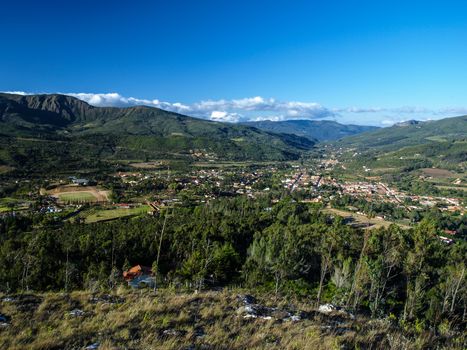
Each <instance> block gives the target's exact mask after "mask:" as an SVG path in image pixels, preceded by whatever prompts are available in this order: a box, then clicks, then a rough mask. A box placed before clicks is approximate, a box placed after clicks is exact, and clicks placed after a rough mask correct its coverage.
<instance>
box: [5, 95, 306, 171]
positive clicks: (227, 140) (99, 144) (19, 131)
mask: <svg viewBox="0 0 467 350" xmlns="http://www.w3.org/2000/svg"><path fill="white" fill-rule="evenodd" d="M0 135H1V140H0V143H1V144H0V145H1V149H0V150H1V151H0V160H1V161H2V162H3V163H4V164H7V165H11V166H15V167H18V166H21V163H22V162H24V161H26V160H27V159H33V158H35V159H36V161H41V159H42V160H44V159H46V158H47V157H48V155H51V154H57V156H59V158H60V159H61V160H62V161H66V159H71V158H74V157H75V158H77V159H87V160H88V161H90V160H92V159H94V160H97V159H100V160H102V159H147V158H157V157H169V158H171V157H183V156H185V157H186V156H187V155H188V154H189V153H190V152H192V151H193V152H194V151H196V152H202V153H203V154H209V155H210V156H211V157H213V158H214V159H225V160H290V159H297V158H298V157H299V156H300V154H301V152H303V151H306V150H309V149H310V148H311V147H313V145H314V142H313V141H310V140H309V139H307V138H304V137H299V136H295V135H285V134H275V133H271V132H265V131H261V130H259V129H257V128H253V127H248V126H244V125H232V124H224V123H219V122H212V121H207V120H201V119H196V118H191V117H188V116H184V115H181V114H177V113H172V112H167V111H164V110H161V109H158V108H152V107H144V106H137V107H130V108H114V107H112V108H108V107H105V108H104V107H93V106H91V105H89V104H87V103H85V102H83V101H81V100H78V99H76V98H74V97H70V96H64V95H30V96H21V95H12V94H0ZM39 141H40V142H39ZM57 142H60V143H61V144H62V145H65V146H66V147H65V146H61V147H58V148H57V145H56V143H57ZM60 155H63V157H62V156H60ZM57 161H58V160H57Z"/></svg>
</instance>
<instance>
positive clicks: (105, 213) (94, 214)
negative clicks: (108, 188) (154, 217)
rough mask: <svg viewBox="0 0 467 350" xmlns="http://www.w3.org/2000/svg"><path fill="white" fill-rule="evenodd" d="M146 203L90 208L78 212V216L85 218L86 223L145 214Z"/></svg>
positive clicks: (147, 209)
mask: <svg viewBox="0 0 467 350" xmlns="http://www.w3.org/2000/svg"><path fill="white" fill-rule="evenodd" d="M149 209H150V208H149V206H148V205H141V206H138V207H135V208H130V209H125V208H114V209H105V208H102V209H91V210H89V211H86V212H83V213H81V214H80V217H82V218H84V219H85V222H86V223H93V222H98V221H108V220H114V219H118V218H123V217H128V216H136V215H141V214H145V213H147V212H148V211H149Z"/></svg>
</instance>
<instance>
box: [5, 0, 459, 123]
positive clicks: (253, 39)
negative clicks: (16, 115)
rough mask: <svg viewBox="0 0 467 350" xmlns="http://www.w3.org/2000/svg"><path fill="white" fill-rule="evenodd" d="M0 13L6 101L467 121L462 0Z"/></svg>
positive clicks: (211, 114)
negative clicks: (61, 97)
mask: <svg viewBox="0 0 467 350" xmlns="http://www.w3.org/2000/svg"><path fill="white" fill-rule="evenodd" d="M2 14H3V16H2V20H1V21H0V30H1V32H2V33H3V36H2V49H1V52H0V90H1V91H23V92H27V93H37V92H46V93H53V92H61V93H73V94H79V95H77V96H79V97H81V98H83V99H85V100H87V101H89V102H91V103H93V104H96V105H119V106H124V105H131V104H138V103H144V104H149V105H154V106H158V107H163V108H167V109H170V110H175V111H179V112H184V113H187V114H191V115H195V116H199V117H205V118H211V119H216V120H226V121H238V120H251V119H290V118H307V119H316V118H328V119H335V120H338V121H342V122H345V123H357V124H375V125H389V124H391V123H392V122H397V121H400V120H406V119H436V118H441V117H445V116H454V115H459V114H465V113H467V101H466V96H467V94H466V88H465V86H466V82H467V20H466V18H467V3H466V2H465V1H449V0H445V1H427V0H425V1H417V0H414V1H407V0H406V1H398V0H395V1H352V0H347V1H300V0H298V1H290V0H289V1H221V0H217V1H210V0H202V1H188V0H187V1H177V0H173V1H172V0H171V1H145V0H140V1H124V0H120V1H115V0H114V1H95V0H94V1H90V0H80V1H50V0H49V1H47V0H42V1H16V2H5V3H4V4H2ZM84 94H86V95H84Z"/></svg>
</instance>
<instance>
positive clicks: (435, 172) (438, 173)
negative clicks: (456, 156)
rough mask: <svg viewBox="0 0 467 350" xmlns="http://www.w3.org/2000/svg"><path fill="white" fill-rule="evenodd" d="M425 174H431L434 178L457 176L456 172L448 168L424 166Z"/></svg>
mask: <svg viewBox="0 0 467 350" xmlns="http://www.w3.org/2000/svg"><path fill="white" fill-rule="evenodd" d="M421 171H422V173H423V175H425V176H431V177H433V178H449V177H456V174H454V173H453V172H451V171H449V170H446V169H437V168H424V169H421Z"/></svg>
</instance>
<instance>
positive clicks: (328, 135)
mask: <svg viewBox="0 0 467 350" xmlns="http://www.w3.org/2000/svg"><path fill="white" fill-rule="evenodd" d="M243 124H244V125H248V126H254V127H256V128H258V129H261V130H265V131H271V132H278V133H285V134H294V135H298V136H303V137H306V138H308V139H310V140H318V141H332V140H338V139H341V138H343V137H346V136H351V135H356V134H360V133H362V132H365V131H370V130H376V129H378V128H377V127H376V126H365V125H344V124H340V123H337V122H335V121H330V120H285V121H278V122H275V121H271V120H264V121H257V122H246V123H243Z"/></svg>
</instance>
